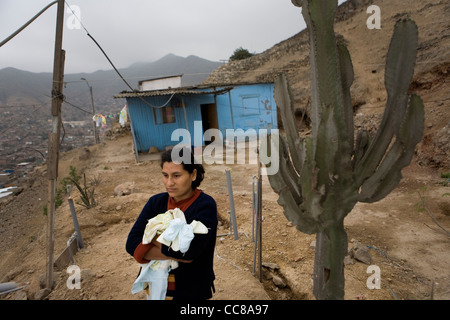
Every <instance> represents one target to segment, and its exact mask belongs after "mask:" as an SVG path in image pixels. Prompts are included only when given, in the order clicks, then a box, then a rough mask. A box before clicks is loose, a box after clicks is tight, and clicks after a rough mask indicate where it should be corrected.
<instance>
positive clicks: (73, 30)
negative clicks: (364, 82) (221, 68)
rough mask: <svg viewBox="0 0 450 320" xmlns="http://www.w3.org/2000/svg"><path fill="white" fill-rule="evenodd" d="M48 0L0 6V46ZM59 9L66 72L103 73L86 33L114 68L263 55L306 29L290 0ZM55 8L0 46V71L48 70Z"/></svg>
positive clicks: (143, 2) (131, 1)
mask: <svg viewBox="0 0 450 320" xmlns="http://www.w3.org/2000/svg"><path fill="white" fill-rule="evenodd" d="M51 2H52V1H50V0H1V1H0V41H3V40H4V39H5V38H7V37H8V36H9V35H10V34H11V33H13V32H14V31H16V30H17V29H18V28H19V27H20V26H22V25H23V24H24V23H25V22H27V21H28V20H29V19H31V18H32V17H33V16H34V15H35V14H36V13H38V12H39V11H40V10H41V9H43V8H44V7H45V6H46V5H47V4H49V3H51ZM66 3H67V4H68V5H71V6H78V8H79V9H80V10H79V13H78V14H79V16H78V15H77V16H78V18H79V20H80V21H81V24H80V23H79V21H78V20H77V19H76V18H75V16H74V15H73V13H72V12H71V11H70V10H69V9H68V7H67V6H66V7H65V12H66V13H65V16H64V30H63V49H64V50H66V60H65V73H66V74H67V73H75V72H93V71H96V70H110V69H112V67H111V65H110V64H109V62H108V61H107V59H106V58H105V57H104V55H103V54H102V53H101V51H100V50H99V49H98V47H97V46H96V45H95V44H94V42H93V41H92V40H91V39H90V38H89V37H88V36H87V32H86V30H85V29H84V28H86V29H87V31H88V32H89V34H91V35H92V36H93V37H94V38H95V39H96V40H97V42H98V43H99V44H100V45H101V46H102V48H103V50H105V51H106V53H107V54H108V56H109V58H110V59H111V60H112V61H113V63H114V64H115V65H116V67H117V68H125V67H128V66H130V65H131V64H133V63H135V62H151V61H156V60H158V59H159V58H161V57H163V56H164V55H166V54H168V53H173V54H176V55H179V56H183V57H187V56H189V55H196V56H199V57H201V58H204V59H208V60H212V61H221V60H227V59H228V58H229V57H230V56H231V55H232V54H233V51H234V50H235V49H236V48H239V47H243V48H245V49H248V50H249V51H250V52H252V53H260V52H263V51H265V50H267V49H269V48H271V47H272V46H274V45H275V44H277V43H279V42H281V41H283V40H286V39H288V38H289V37H291V36H293V35H295V34H297V33H298V32H299V31H301V30H302V29H304V28H305V24H304V22H303V18H302V16H301V9H300V8H297V7H295V6H293V5H292V3H291V0H128V1H123V0H122V1H119V0H68V1H66ZM56 8H57V5H56V4H55V5H53V6H52V7H51V8H49V9H48V10H47V11H46V12H45V13H43V14H42V15H41V16H40V17H39V18H37V20H35V21H34V22H33V23H32V24H31V25H30V26H28V27H27V28H26V29H25V30H24V31H22V32H21V33H20V34H18V35H17V36H16V37H15V38H13V39H12V40H11V41H9V42H8V43H6V44H5V45H4V46H3V47H0V69H3V68H5V67H14V68H17V69H22V70H26V71H33V72H52V69H53V52H54V41H55V25H56Z"/></svg>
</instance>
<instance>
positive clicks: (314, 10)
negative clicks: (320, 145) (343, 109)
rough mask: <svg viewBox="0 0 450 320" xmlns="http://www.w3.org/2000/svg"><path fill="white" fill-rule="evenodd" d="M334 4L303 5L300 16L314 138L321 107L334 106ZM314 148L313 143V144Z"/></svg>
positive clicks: (332, 0) (332, 1) (326, 1)
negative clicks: (305, 38) (306, 45)
mask: <svg viewBox="0 0 450 320" xmlns="http://www.w3.org/2000/svg"><path fill="white" fill-rule="evenodd" d="M336 8H337V1H335V0H320V1H317V0H316V1H303V8H302V14H303V17H304V19H305V22H306V25H307V27H308V31H309V35H310V36H309V38H310V65H311V122H312V136H313V139H314V137H316V134H317V130H318V127H319V123H320V118H321V111H322V106H323V105H333V106H334V105H335V104H336V103H334V102H335V98H336V95H337V91H338V90H340V88H338V86H337V85H336V84H337V82H336V79H337V78H338V77H339V72H338V68H337V54H336V39H335V35H334V30H333V21H334V14H335V11H336ZM314 144H315V142H314Z"/></svg>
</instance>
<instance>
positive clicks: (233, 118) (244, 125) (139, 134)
mask: <svg viewBox="0 0 450 320" xmlns="http://www.w3.org/2000/svg"><path fill="white" fill-rule="evenodd" d="M217 89H218V90H220V89H222V88H217ZM170 98H171V96H170V95H164V96H155V97H143V99H145V101H146V102H147V103H145V102H144V101H142V99H140V98H135V97H133V98H127V104H128V114H129V117H130V121H131V130H132V133H133V139H134V143H135V146H136V148H137V151H138V152H144V153H146V152H148V150H149V149H150V147H157V148H158V149H159V150H163V149H165V148H166V147H170V146H174V145H176V144H178V143H179V142H180V141H181V138H180V140H178V141H172V140H171V137H172V133H173V132H174V131H175V130H176V129H180V128H181V129H188V131H189V134H190V137H191V138H192V142H191V144H196V145H198V143H199V142H201V143H202V144H204V143H203V137H202V136H200V137H199V136H198V135H199V132H198V128H197V130H194V122H195V121H200V122H201V121H202V114H201V105H206V104H214V103H216V110H217V120H218V129H219V130H220V131H221V132H222V135H223V137H224V138H225V137H226V129H235V130H236V129H242V130H244V131H246V130H247V129H255V130H258V129H276V128H277V114H276V104H275V101H274V98H273V84H254V85H242V86H235V87H234V88H233V89H232V90H231V91H230V92H227V93H223V94H219V95H217V96H216V97H214V95H213V94H201V95H200V94H199V95H185V96H183V99H184V104H185V110H186V117H187V124H186V121H185V118H186V117H185V114H184V111H183V108H182V104H181V98H180V97H179V96H175V97H173V99H172V101H171V102H169V103H168V104H167V105H168V106H170V105H173V106H174V107H173V110H174V115H175V122H173V123H161V119H160V118H159V116H158V115H159V112H160V110H159V108H156V115H157V119H156V120H155V112H154V111H153V108H152V106H155V107H159V106H163V105H166V103H167V102H168V101H169V99H170ZM230 101H231V108H230ZM197 124H198V122H197ZM200 132H202V130H200ZM194 139H195V141H194Z"/></svg>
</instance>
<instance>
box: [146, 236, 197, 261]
mask: <svg viewBox="0 0 450 320" xmlns="http://www.w3.org/2000/svg"><path fill="white" fill-rule="evenodd" d="M151 244H152V245H153V247H152V248H151V249H150V250H148V251H147V253H146V254H145V256H144V258H145V259H147V260H170V259H171V260H175V261H178V262H181V263H191V262H192V260H183V259H175V258H172V257H168V256H166V255H165V254H163V253H162V252H161V247H162V244H161V243H160V242H158V241H157V240H156V237H153V240H152V242H151Z"/></svg>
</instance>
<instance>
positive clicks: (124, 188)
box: [114, 181, 134, 196]
mask: <svg viewBox="0 0 450 320" xmlns="http://www.w3.org/2000/svg"><path fill="white" fill-rule="evenodd" d="M133 190H134V181H127V182H124V183H122V184H119V185H118V186H116V187H115V188H114V194H116V195H118V196H126V195H129V194H131V193H133Z"/></svg>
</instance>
